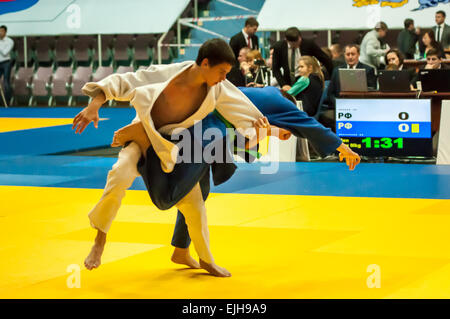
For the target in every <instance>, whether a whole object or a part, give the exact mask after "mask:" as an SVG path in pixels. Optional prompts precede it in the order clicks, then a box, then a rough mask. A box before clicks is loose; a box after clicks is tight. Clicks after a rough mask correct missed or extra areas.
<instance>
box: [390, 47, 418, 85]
mask: <svg viewBox="0 0 450 319" xmlns="http://www.w3.org/2000/svg"><path fill="white" fill-rule="evenodd" d="M384 59H385V61H386V64H387V66H386V70H399V71H402V70H405V71H408V73H409V81H410V83H411V84H412V82H413V80H414V78H415V77H416V70H415V69H414V68H405V65H404V64H403V62H404V60H405V57H404V56H403V54H402V53H401V52H400V51H399V50H395V49H391V50H389V51H388V52H387V53H386V57H385V58H384ZM388 67H389V68H388Z"/></svg>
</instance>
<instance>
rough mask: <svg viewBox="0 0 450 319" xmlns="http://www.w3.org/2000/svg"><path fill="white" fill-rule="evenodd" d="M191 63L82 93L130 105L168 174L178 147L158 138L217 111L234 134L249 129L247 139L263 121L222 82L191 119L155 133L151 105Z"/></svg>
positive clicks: (119, 77)
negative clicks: (256, 123) (127, 102)
mask: <svg viewBox="0 0 450 319" xmlns="http://www.w3.org/2000/svg"><path fill="white" fill-rule="evenodd" d="M194 63H195V62H194V61H186V62H182V63H174V64H168V65H152V66H150V67H149V68H148V69H146V70H139V71H137V72H135V73H133V72H129V73H125V74H112V75H110V76H108V77H106V78H105V79H103V80H101V81H99V82H96V83H95V82H89V83H86V85H85V86H84V87H83V93H84V94H86V95H88V96H90V97H95V96H97V94H98V93H99V92H100V91H103V93H104V94H105V96H106V99H107V100H112V99H114V100H117V101H130V102H131V104H132V105H133V107H134V108H135V109H136V113H137V118H139V120H140V121H141V122H142V124H143V126H144V128H145V131H146V132H147V135H148V138H149V139H150V142H151V144H152V146H153V148H154V150H155V152H156V154H157V155H158V157H159V158H160V160H161V167H162V169H163V171H164V172H166V173H169V172H171V171H172V170H173V168H174V166H175V163H176V159H177V154H178V147H177V146H176V145H175V144H173V143H171V142H169V141H168V140H166V139H165V138H163V137H162V136H161V134H166V135H170V134H171V133H172V131H173V130H175V129H178V128H189V127H191V126H192V125H194V124H195V122H196V121H201V120H202V119H203V118H205V117H206V116H207V115H208V114H209V113H211V112H212V111H214V109H215V108H217V111H218V112H219V113H220V114H221V115H222V116H223V117H224V118H226V119H227V120H228V121H229V122H230V123H231V124H233V125H234V127H236V128H237V129H238V130H242V129H244V130H245V129H251V130H249V131H248V132H247V131H246V132H247V136H249V137H250V138H251V137H253V136H255V134H256V131H255V129H254V128H253V122H254V121H256V120H257V119H259V118H261V117H263V115H262V113H261V112H260V111H259V110H258V109H257V108H256V107H255V105H253V103H252V102H251V101H250V100H249V99H248V98H247V97H246V96H245V95H244V94H243V93H242V92H241V91H240V90H239V89H237V88H236V87H235V86H234V85H233V84H231V82H229V81H228V80H225V81H223V82H220V83H218V84H217V85H214V86H212V87H208V93H207V95H206V98H205V100H204V101H203V103H202V105H201V106H200V108H199V109H198V110H197V111H196V112H195V113H194V114H193V115H191V116H190V117H188V118H187V119H185V120H184V121H183V122H181V123H175V124H168V125H164V126H162V127H161V128H160V129H159V130H158V131H157V130H156V129H155V126H154V123H153V121H152V118H151V110H152V108H153V104H154V103H155V101H156V99H157V98H158V96H159V94H160V93H161V92H162V91H163V90H164V89H165V88H166V86H167V85H168V84H169V83H170V81H171V80H172V79H174V78H175V77H176V76H177V75H178V74H180V73H181V72H183V71H184V70H186V69H187V68H189V67H190V66H192V65H193V64H194ZM135 120H136V119H135Z"/></svg>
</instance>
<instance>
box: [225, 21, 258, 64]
mask: <svg viewBox="0 0 450 319" xmlns="http://www.w3.org/2000/svg"><path fill="white" fill-rule="evenodd" d="M258 26H259V23H258V21H256V19H255V18H248V19H247V20H245V26H244V29H242V31H241V32H239V33H237V34H235V35H234V36H233V37H232V38H231V39H230V47H231V49H233V52H234V56H235V57H236V59H237V57H238V56H239V51H240V50H241V49H242V48H243V47H249V48H250V50H259V45H258V37H257V36H256V34H255V33H256V31H258Z"/></svg>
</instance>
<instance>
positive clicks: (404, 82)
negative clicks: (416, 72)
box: [378, 70, 411, 92]
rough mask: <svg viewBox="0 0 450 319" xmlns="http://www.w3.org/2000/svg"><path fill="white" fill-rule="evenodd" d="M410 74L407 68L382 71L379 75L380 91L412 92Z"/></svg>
mask: <svg viewBox="0 0 450 319" xmlns="http://www.w3.org/2000/svg"><path fill="white" fill-rule="evenodd" d="M409 74H410V73H409V71H407V70H401V71H399V70H395V71H394V70H392V71H388V70H382V71H380V72H379V77H378V83H379V84H380V92H410V91H411V88H410V87H409V85H410V84H409V81H410V80H409Z"/></svg>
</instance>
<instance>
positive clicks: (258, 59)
mask: <svg viewBox="0 0 450 319" xmlns="http://www.w3.org/2000/svg"><path fill="white" fill-rule="evenodd" d="M241 69H242V70H243V73H244V75H245V77H246V85H245V86H246V87H264V86H267V85H268V81H269V77H270V75H269V71H268V69H267V66H266V61H265V60H264V59H263V57H262V55H261V52H259V51H258V50H252V51H250V52H248V53H247V59H246V62H242V63H241Z"/></svg>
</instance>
